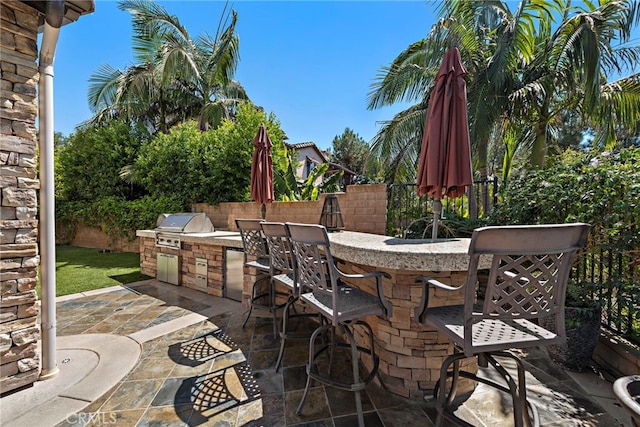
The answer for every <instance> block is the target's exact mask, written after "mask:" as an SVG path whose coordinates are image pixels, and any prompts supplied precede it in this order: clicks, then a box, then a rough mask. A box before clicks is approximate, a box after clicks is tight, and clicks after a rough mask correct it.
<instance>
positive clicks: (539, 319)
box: [415, 223, 590, 426]
mask: <svg viewBox="0 0 640 427" xmlns="http://www.w3.org/2000/svg"><path fill="white" fill-rule="evenodd" d="M589 228H590V226H589V225H588V224H581V223H578V224H550V225H528V226H503V227H483V228H479V229H476V230H474V232H473V235H472V237H471V243H470V245H469V255H470V257H471V259H470V261H469V270H468V274H467V279H466V281H465V283H464V284H462V285H461V286H460V287H453V286H449V285H446V284H443V283H441V282H439V281H437V280H436V279H433V278H429V277H422V278H419V279H418V280H419V281H422V282H423V286H424V289H423V294H422V301H421V303H420V305H419V306H418V307H416V310H415V316H416V319H419V321H420V322H424V323H427V324H429V325H430V326H431V327H433V328H434V329H435V330H436V331H438V332H439V333H442V334H444V335H446V336H447V337H448V338H449V340H450V341H451V342H452V343H453V344H454V350H455V352H454V354H453V355H451V356H449V357H447V358H446V359H445V360H444V361H443V363H442V366H441V367H440V379H439V380H438V383H437V385H436V387H435V389H434V398H435V399H436V409H437V412H438V416H437V418H436V423H435V424H436V426H440V425H442V424H443V422H444V419H445V418H446V419H447V420H448V421H452V422H453V423H455V424H457V425H464V426H470V425H471V424H469V423H467V422H466V421H464V420H462V419H460V418H458V417H457V416H456V415H455V413H454V412H455V410H456V408H455V407H454V405H453V403H454V399H455V396H456V392H457V386H458V379H459V377H463V378H469V379H472V380H474V381H476V382H478V381H479V382H482V383H484V384H487V385H488V386H491V387H494V388H496V389H498V390H501V391H503V392H506V393H508V394H510V395H511V400H512V404H513V417H514V424H515V425H516V426H523V425H526V426H531V425H534V426H537V425H539V420H538V413H537V411H536V409H535V406H533V404H531V402H529V401H528V400H527V388H526V383H525V369H524V365H523V363H522V361H521V360H520V358H519V357H518V356H516V355H515V354H514V353H512V352H511V351H509V349H512V348H527V347H535V346H541V345H549V344H558V343H562V342H564V340H565V323H564V301H565V291H566V286H567V281H568V279H569V272H570V270H571V264H572V261H573V258H574V256H575V254H576V252H577V251H578V250H580V249H581V248H582V247H584V245H585V243H586V240H587V235H588V233H589ZM480 257H490V259H491V269H490V272H489V278H488V283H487V288H486V291H485V295H484V300H483V301H482V300H479V299H478V297H477V292H476V283H477V269H478V263H479V259H480ZM429 287H434V288H438V289H442V290H447V291H458V290H459V291H462V292H463V293H464V304H462V305H451V306H445V307H432V308H428V303H429ZM549 324H551V325H552V326H551V327H549V328H548V326H547V325H549ZM469 357H477V358H478V364H479V365H480V366H485V367H487V366H488V365H489V364H490V365H491V366H492V367H493V368H494V369H495V370H496V372H497V373H498V374H499V375H500V376H501V377H502V379H503V380H504V384H503V383H501V382H495V381H493V380H491V379H490V378H488V377H486V376H479V375H476V373H475V372H468V371H464V370H462V369H460V362H461V361H462V360H463V359H465V358H469ZM497 358H509V359H511V360H513V362H514V363H515V365H516V367H517V377H516V378H515V379H514V377H513V376H512V374H510V373H509V372H508V371H507V370H506V369H505V367H504V366H503V365H502V364H501V363H500V361H499V360H498V359H497ZM448 380H450V382H449V384H450V385H449V389H448V390H447V389H446V386H447V382H448ZM516 381H517V382H516ZM505 385H506V386H505Z"/></svg>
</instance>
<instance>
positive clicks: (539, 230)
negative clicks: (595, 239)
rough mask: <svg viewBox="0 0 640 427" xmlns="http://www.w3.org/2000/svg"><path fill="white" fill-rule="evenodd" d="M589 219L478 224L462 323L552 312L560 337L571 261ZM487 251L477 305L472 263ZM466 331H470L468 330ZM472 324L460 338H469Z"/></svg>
mask: <svg viewBox="0 0 640 427" xmlns="http://www.w3.org/2000/svg"><path fill="white" fill-rule="evenodd" d="M589 228H590V225H589V224H582V223H577V224H546V225H526V226H498V227H483V228H478V229H476V230H475V231H474V232H473V235H472V237H471V244H470V246H469V255H470V256H471V259H470V265H469V275H468V277H467V282H466V284H465V291H464V292H465V295H464V297H465V300H464V318H465V329H466V328H467V327H468V328H471V325H472V324H473V323H477V322H481V321H483V320H492V319H494V320H495V319H501V320H514V319H531V318H538V319H542V318H549V317H551V318H555V319H554V320H555V321H554V323H555V328H556V330H555V332H556V334H557V337H558V339H559V340H564V338H565V326H564V302H565V295H566V288H567V282H568V279H569V273H570V271H571V266H572V262H573V259H574V256H575V254H576V253H577V251H578V250H580V249H581V248H583V247H584V245H585V243H586V240H587V236H588V233H589ZM481 256H490V257H491V269H490V271H489V278H488V281H487V287H486V291H485V292H486V293H485V295H484V302H482V301H480V302H482V309H481V311H479V310H478V308H476V307H474V303H476V298H477V295H476V286H475V284H476V282H477V267H478V262H479V259H480V257H481ZM467 332H469V333H468V334H467ZM471 336H472V333H471V330H470V329H469V330H468V331H465V340H468V344H469V345H470V343H471Z"/></svg>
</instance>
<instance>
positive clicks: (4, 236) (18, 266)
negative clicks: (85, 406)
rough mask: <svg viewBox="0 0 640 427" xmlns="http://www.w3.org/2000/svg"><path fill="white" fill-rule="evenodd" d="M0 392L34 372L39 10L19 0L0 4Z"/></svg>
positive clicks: (37, 330)
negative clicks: (0, 190)
mask: <svg viewBox="0 0 640 427" xmlns="http://www.w3.org/2000/svg"><path fill="white" fill-rule="evenodd" d="M0 8H1V16H0V19H1V21H0V36H1V37H0V39H1V40H0V70H1V77H2V78H1V81H0V84H1V86H0V101H1V105H0V172H1V174H0V186H1V189H2V192H1V196H0V206H1V215H0V391H2V393H5V392H7V391H10V390H14V389H16V388H19V387H22V386H25V385H28V384H32V383H33V382H35V381H36V380H37V379H38V376H39V375H40V343H39V341H40V327H39V325H38V321H37V318H38V312H39V305H38V303H37V295H36V290H35V289H36V281H37V274H38V266H39V265H40V258H39V256H38V220H37V197H36V192H37V191H38V188H39V185H40V182H39V180H38V177H37V174H36V144H37V139H36V128H35V121H36V114H37V99H36V86H37V83H38V78H39V74H38V67H37V64H36V58H37V55H38V48H37V41H36V40H37V34H36V32H37V28H38V13H37V12H36V11H35V10H33V9H31V8H30V7H28V6H26V5H24V4H23V3H21V2H18V1H2V3H1V4H0Z"/></svg>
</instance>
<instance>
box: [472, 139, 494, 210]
mask: <svg viewBox="0 0 640 427" xmlns="http://www.w3.org/2000/svg"><path fill="white" fill-rule="evenodd" d="M488 146H489V137H486V138H482V140H480V141H478V145H477V149H478V172H479V173H480V180H481V181H486V180H487V157H488V149H489V147H488ZM480 192H481V194H480V203H481V205H482V214H483V215H485V214H486V213H487V212H489V209H490V208H489V187H488V186H487V185H482V186H481V187H480ZM469 209H471V204H469ZM475 210H476V212H475V216H471V212H469V216H470V217H471V218H478V206H477V205H476V206H475Z"/></svg>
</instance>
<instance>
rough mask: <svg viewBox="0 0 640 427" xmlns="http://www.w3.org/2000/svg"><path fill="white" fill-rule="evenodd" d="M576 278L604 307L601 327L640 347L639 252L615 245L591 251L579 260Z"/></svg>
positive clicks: (591, 249) (592, 297)
mask: <svg viewBox="0 0 640 427" xmlns="http://www.w3.org/2000/svg"><path fill="white" fill-rule="evenodd" d="M572 276H573V278H574V279H575V280H576V282H578V283H579V284H580V285H581V286H584V287H585V288H586V290H587V294H588V295H587V297H588V298H589V299H591V300H593V301H597V302H598V303H599V305H600V306H601V307H602V325H603V326H605V327H607V328H609V329H610V330H612V331H615V332H616V333H617V334H620V335H622V336H625V337H627V338H629V339H630V340H631V341H633V342H635V343H640V252H639V251H638V250H635V251H624V250H621V249H619V248H617V247H616V245H607V246H606V247H603V246H599V247H594V248H590V249H589V250H588V251H586V252H584V253H582V255H581V256H579V257H578V258H577V259H576V265H575V267H574V270H573V274H572Z"/></svg>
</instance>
